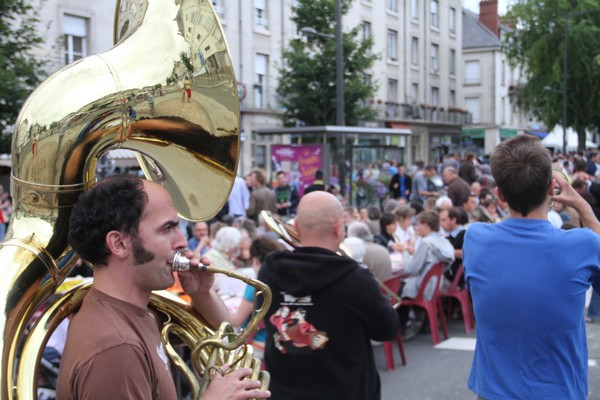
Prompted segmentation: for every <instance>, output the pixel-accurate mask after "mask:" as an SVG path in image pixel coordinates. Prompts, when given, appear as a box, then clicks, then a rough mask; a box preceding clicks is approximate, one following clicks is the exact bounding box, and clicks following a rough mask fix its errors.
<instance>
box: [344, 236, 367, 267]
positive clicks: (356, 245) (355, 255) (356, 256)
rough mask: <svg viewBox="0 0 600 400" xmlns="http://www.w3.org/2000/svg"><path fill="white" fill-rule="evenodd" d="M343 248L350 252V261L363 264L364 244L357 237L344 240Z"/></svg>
mask: <svg viewBox="0 0 600 400" xmlns="http://www.w3.org/2000/svg"><path fill="white" fill-rule="evenodd" d="M343 244H344V246H346V248H347V249H348V251H350V253H351V256H352V259H353V260H354V261H356V262H359V263H361V262H363V258H364V257H365V242H363V241H362V239H359V238H357V237H348V238H346V239H344V242H343Z"/></svg>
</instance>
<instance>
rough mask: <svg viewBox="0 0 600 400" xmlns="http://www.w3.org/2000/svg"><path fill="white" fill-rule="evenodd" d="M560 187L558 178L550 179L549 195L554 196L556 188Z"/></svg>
mask: <svg viewBox="0 0 600 400" xmlns="http://www.w3.org/2000/svg"><path fill="white" fill-rule="evenodd" d="M556 187H558V183H556V178H552V181H550V186H548V196H554V188H556Z"/></svg>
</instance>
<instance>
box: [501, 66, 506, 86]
mask: <svg viewBox="0 0 600 400" xmlns="http://www.w3.org/2000/svg"><path fill="white" fill-rule="evenodd" d="M500 79H501V81H500V84H501V85H502V86H505V85H506V61H504V60H502V71H501V72H500Z"/></svg>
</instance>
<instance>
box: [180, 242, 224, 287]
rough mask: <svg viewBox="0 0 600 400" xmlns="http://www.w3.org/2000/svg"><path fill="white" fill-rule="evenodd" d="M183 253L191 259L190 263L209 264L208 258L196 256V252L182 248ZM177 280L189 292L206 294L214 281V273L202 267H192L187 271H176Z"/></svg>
mask: <svg viewBox="0 0 600 400" xmlns="http://www.w3.org/2000/svg"><path fill="white" fill-rule="evenodd" d="M183 254H185V256H186V257H188V258H190V259H191V260H192V265H198V263H202V264H204V265H210V260H209V259H208V258H206V257H202V258H200V259H199V258H198V254H197V253H194V252H193V251H191V250H184V251H183ZM178 274H179V281H180V282H181V287H182V288H183V290H184V291H185V292H186V293H187V294H189V295H193V294H196V293H198V294H206V293H208V292H209V291H210V289H211V288H212V286H213V283H214V282H215V275H214V274H213V273H212V272H208V271H206V270H202V269H193V270H189V271H182V272H178Z"/></svg>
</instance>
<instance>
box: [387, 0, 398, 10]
mask: <svg viewBox="0 0 600 400" xmlns="http://www.w3.org/2000/svg"><path fill="white" fill-rule="evenodd" d="M387 8H388V10H389V11H392V12H398V0H387Z"/></svg>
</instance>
